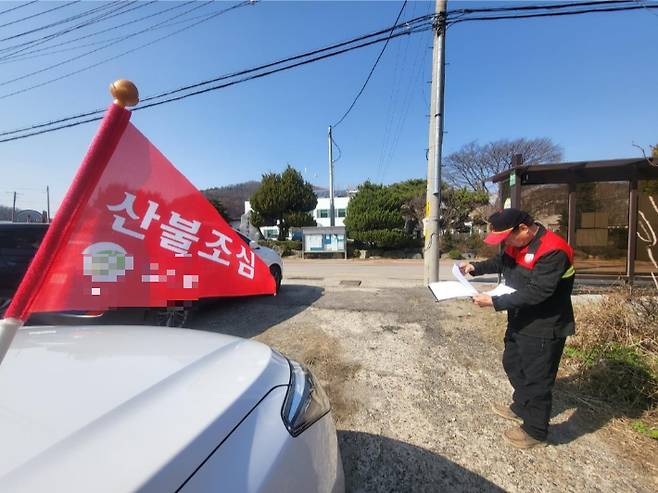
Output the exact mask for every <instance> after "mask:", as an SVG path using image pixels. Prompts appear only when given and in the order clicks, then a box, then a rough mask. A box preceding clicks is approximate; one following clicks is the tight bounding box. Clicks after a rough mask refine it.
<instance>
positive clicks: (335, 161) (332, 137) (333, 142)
mask: <svg viewBox="0 0 658 493" xmlns="http://www.w3.org/2000/svg"><path fill="white" fill-rule="evenodd" d="M331 144H332V145H334V146H336V149H338V157H337V158H336V159H333V160H332V161H331V162H332V163H333V164H336V163H337V162H338V161H340V158H342V157H343V151H341V150H340V147H339V146H338V144H337V143H336V141H335V140H334V136H333V134H332V135H331Z"/></svg>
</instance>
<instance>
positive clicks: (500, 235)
mask: <svg viewBox="0 0 658 493" xmlns="http://www.w3.org/2000/svg"><path fill="white" fill-rule="evenodd" d="M512 231H514V228H508V229H505V230H503V231H492V232H491V233H489V234H487V236H485V237H484V242H485V243H486V244H487V245H500V244H501V243H502V242H503V241H505V238H507V237H508V236H509V235H510V233H511V232H512Z"/></svg>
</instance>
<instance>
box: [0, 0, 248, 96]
mask: <svg viewBox="0 0 658 493" xmlns="http://www.w3.org/2000/svg"><path fill="white" fill-rule="evenodd" d="M210 3H213V2H212V1H210V2H207V3H205V4H203V5H201V6H197V7H193V8H192V9H190V10H188V11H187V12H191V11H193V10H196V9H198V8H201V7H205V6H206V5H208V4H210ZM252 3H253V2H251V1H249V0H245V1H243V2H240V3H238V4H236V5H233V6H232V7H228V8H225V9H223V10H220V11H219V12H214V13H211V14H208V15H207V16H206V17H205V18H203V19H201V20H200V21H197V22H194V23H192V24H189V25H187V26H185V27H183V28H181V29H178V30H176V31H174V32H171V33H169V34H166V35H164V36H160V37H159V38H156V39H154V40H152V41H149V42H148V43H144V44H142V45H140V46H136V47H135V48H131V49H129V50H126V51H124V52H122V53H119V54H117V55H114V56H111V57H109V58H105V59H103V60H100V61H98V62H96V63H93V64H91V65H87V66H85V67H82V68H80V69H78V70H75V71H73V72H69V73H66V74H64V75H60V76H58V77H55V78H53V79H49V80H47V81H45V82H41V83H38V84H34V85H32V86H29V87H26V88H23V89H19V90H16V91H13V92H9V93H6V94H2V95H0V99H6V98H8V97H11V96H15V95H17V94H22V93H24V92H28V91H31V90H33V89H37V88H39V87H43V86H46V85H49V84H52V83H53V82H57V81H60V80H62V79H66V78H68V77H71V76H73V75H77V74H79V73H81V72H85V71H87V70H89V69H91V68H94V67H97V66H99V65H102V64H104V63H107V62H109V61H112V60H116V59H117V58H120V57H122V56H125V55H128V54H130V53H134V52H135V51H138V50H141V49H143V48H146V47H148V46H151V45H153V44H155V43H157V42H159V41H162V40H164V39H167V38H170V37H172V36H175V35H176V34H179V33H181V32H183V31H187V30H188V29H191V28H193V27H196V26H198V25H199V24H202V23H204V22H207V21H209V20H211V19H214V18H215V17H217V16H219V15H222V14H224V13H226V12H229V11H231V10H234V9H237V8H240V7H244V6H247V5H251V4H252ZM185 13H186V12H184V13H183V14H182V15H185ZM164 22H166V21H164ZM160 24H162V23H160ZM160 24H158V25H160ZM148 30H150V28H148V29H145V30H143V31H140V32H138V33H134V34H131V35H128V36H126V37H125V38H124V39H127V38H128V37H133V36H136V35H137V34H141V33H143V32H146V31H148ZM112 44H114V43H112ZM107 47H108V46H103V47H101V48H97V49H95V50H92V51H91V52H89V53H93V52H95V51H99V50H102V49H104V48H107ZM89 53H87V54H89ZM85 55H86V54H83V55H80V56H78V57H74V58H75V59H78V58H80V57H81V56H85ZM68 61H70V60H67V61H66V62H68ZM66 62H60V63H59V64H57V65H53V66H51V67H47V68H45V69H41V70H39V71H37V72H33V73H32V74H30V75H34V74H36V73H39V72H44V71H46V70H50V69H51V68H56V67H58V66H59V65H61V64H62V63H66ZM25 77H26V76H22V77H19V78H16V79H13V80H11V81H4V82H2V83H0V86H3V85H6V84H9V83H10V82H16V81H17V80H20V79H23V78H25Z"/></svg>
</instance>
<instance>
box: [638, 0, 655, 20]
mask: <svg viewBox="0 0 658 493" xmlns="http://www.w3.org/2000/svg"><path fill="white" fill-rule="evenodd" d="M635 1H636V2H637V3H639V4H640V5H642V7H644V8H646V7H647V2H645V1H644V0H635ZM647 12H648V13H649V14H651V15H653V16H654V17H658V14H656V13H655V12H651V10H650V9H647Z"/></svg>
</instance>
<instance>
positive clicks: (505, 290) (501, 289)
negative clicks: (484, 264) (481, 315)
mask: <svg viewBox="0 0 658 493" xmlns="http://www.w3.org/2000/svg"><path fill="white" fill-rule="evenodd" d="M514 292H516V289H514V288H510V287H509V286H505V285H504V284H499V285H498V286H496V287H495V288H494V289H492V290H491V291H487V292H486V293H485V294H488V295H489V296H500V295H502V294H512V293H514Z"/></svg>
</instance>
